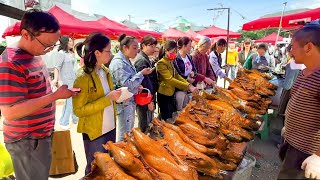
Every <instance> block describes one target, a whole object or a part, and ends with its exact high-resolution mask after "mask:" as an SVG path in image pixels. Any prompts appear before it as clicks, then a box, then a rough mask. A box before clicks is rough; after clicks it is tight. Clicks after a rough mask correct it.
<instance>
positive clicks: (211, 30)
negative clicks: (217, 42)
mask: <svg viewBox="0 0 320 180" xmlns="http://www.w3.org/2000/svg"><path fill="white" fill-rule="evenodd" d="M198 34H201V35H203V36H208V37H210V38H213V37H218V36H227V34H228V31H227V30H225V29H221V28H218V27H216V26H211V27H208V28H207V29H204V30H202V31H200V32H198ZM240 37H241V34H240V33H237V32H232V31H229V38H235V39H236V38H240Z"/></svg>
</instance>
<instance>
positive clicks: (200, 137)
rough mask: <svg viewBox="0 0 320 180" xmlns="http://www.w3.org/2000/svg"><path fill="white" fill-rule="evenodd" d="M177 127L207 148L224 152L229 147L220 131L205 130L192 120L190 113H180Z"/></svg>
mask: <svg viewBox="0 0 320 180" xmlns="http://www.w3.org/2000/svg"><path fill="white" fill-rule="evenodd" d="M176 125H177V126H178V127H179V128H180V129H181V130H182V131H183V133H185V134H186V135H187V136H188V137H189V138H190V139H192V140H193V141H195V142H197V143H199V144H202V145H204V146H207V147H215V148H216V149H219V150H224V149H226V147H227V144H228V142H227V139H226V138H225V137H224V136H222V135H220V134H219V132H218V130H216V131H213V130H212V129H210V128H207V129H203V127H201V125H199V124H197V123H196V122H195V121H193V120H192V117H191V114H190V112H188V111H185V112H182V113H180V115H179V116H178V117H177V118H176Z"/></svg>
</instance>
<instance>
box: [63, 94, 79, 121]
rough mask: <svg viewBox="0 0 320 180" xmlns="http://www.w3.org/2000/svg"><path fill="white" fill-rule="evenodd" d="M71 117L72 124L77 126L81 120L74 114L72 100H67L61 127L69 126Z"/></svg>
mask: <svg viewBox="0 0 320 180" xmlns="http://www.w3.org/2000/svg"><path fill="white" fill-rule="evenodd" d="M70 116H72V122H73V123H74V124H77V123H78V120H79V118H78V117H77V116H76V115H74V113H73V108H72V98H68V99H66V102H65V103H64V105H63V110H62V116H61V118H60V125H62V126H68V125H69V118H70Z"/></svg>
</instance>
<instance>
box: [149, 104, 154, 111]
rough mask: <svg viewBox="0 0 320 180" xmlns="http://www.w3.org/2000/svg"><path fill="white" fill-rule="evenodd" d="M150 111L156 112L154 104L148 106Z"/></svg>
mask: <svg viewBox="0 0 320 180" xmlns="http://www.w3.org/2000/svg"><path fill="white" fill-rule="evenodd" d="M148 109H149V111H154V104H153V102H151V103H149V104H148Z"/></svg>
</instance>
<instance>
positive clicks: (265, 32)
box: [237, 28, 290, 42]
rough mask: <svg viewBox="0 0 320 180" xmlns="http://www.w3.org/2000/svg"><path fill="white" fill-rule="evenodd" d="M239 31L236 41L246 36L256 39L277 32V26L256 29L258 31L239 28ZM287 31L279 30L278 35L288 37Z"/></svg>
mask: <svg viewBox="0 0 320 180" xmlns="http://www.w3.org/2000/svg"><path fill="white" fill-rule="evenodd" d="M238 32H239V33H241V37H240V38H239V39H237V41H238V42H242V41H243V40H244V39H246V38H250V39H252V40H257V39H261V38H263V37H265V36H268V35H270V34H272V33H274V32H276V33H278V28H271V29H266V30H258V31H242V30H239V31H238ZM289 33H290V32H288V31H283V32H280V36H282V37H288V36H289Z"/></svg>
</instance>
